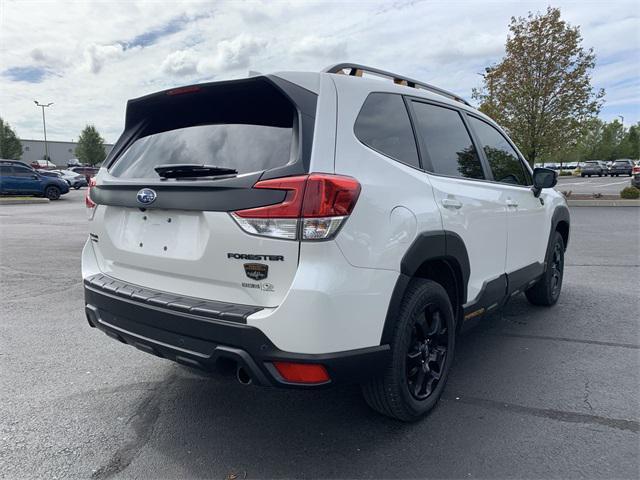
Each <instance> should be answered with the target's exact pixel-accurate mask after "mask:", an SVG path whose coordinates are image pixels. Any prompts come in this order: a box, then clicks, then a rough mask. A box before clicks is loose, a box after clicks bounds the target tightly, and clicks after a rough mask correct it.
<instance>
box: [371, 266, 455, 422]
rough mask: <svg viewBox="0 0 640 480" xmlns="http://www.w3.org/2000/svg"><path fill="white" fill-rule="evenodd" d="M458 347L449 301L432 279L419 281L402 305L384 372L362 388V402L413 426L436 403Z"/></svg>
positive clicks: (445, 293) (407, 294)
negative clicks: (413, 422) (389, 357)
mask: <svg viewBox="0 0 640 480" xmlns="http://www.w3.org/2000/svg"><path fill="white" fill-rule="evenodd" d="M454 347H455V320H454V316H453V310H452V307H451V302H450V301H449V296H448V295H447V292H446V291H445V290H444V288H442V286H441V285H440V284H438V283H436V282H433V281H431V280H424V279H415V280H413V281H412V283H411V284H410V286H409V288H408V289H407V293H406V294H405V297H404V299H403V300H402V305H401V307H400V313H399V316H398V322H397V325H396V329H395V332H394V337H393V340H392V341H391V360H390V362H389V364H388V366H387V367H386V368H385V371H383V372H381V373H380V375H379V376H378V377H375V378H373V379H372V380H371V381H369V382H368V383H367V384H365V385H363V387H362V392H363V394H364V398H365V400H366V401H367V403H368V404H369V406H370V407H371V408H373V409H374V410H376V411H377V412H379V413H382V414H383V415H387V416H389V417H392V418H395V419H398V420H402V421H405V422H410V421H414V420H418V419H419V418H420V417H422V416H423V415H425V414H426V413H427V412H429V411H430V410H431V409H432V408H433V407H434V406H435V405H436V403H437V402H438V399H439V398H440V395H441V394H442V391H443V390H444V386H445V384H446V382H447V377H448V374H449V369H450V368H451V363H452V361H453V355H454Z"/></svg>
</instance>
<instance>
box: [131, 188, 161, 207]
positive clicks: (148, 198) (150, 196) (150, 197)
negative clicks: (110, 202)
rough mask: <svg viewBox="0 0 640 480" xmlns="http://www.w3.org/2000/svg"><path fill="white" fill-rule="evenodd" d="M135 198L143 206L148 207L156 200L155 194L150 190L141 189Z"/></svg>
mask: <svg viewBox="0 0 640 480" xmlns="http://www.w3.org/2000/svg"><path fill="white" fill-rule="evenodd" d="M136 197H137V199H138V201H139V202H140V203H142V204H143V205H149V204H150V203H153V202H154V201H155V200H156V192H154V191H153V190H151V189H150V188H143V189H142V190H140V191H139V192H138V195H137V196H136Z"/></svg>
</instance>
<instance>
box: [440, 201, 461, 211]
mask: <svg viewBox="0 0 640 480" xmlns="http://www.w3.org/2000/svg"><path fill="white" fill-rule="evenodd" d="M442 206H443V207H444V208H454V209H456V210H457V209H459V208H462V202H460V201H459V200H456V199H455V198H443V199H442Z"/></svg>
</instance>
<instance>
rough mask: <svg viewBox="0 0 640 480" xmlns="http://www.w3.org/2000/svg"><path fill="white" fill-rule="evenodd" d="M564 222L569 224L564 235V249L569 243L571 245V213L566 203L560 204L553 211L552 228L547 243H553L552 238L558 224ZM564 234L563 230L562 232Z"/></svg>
mask: <svg viewBox="0 0 640 480" xmlns="http://www.w3.org/2000/svg"><path fill="white" fill-rule="evenodd" d="M561 222H563V223H566V224H567V231H566V235H563V239H564V249H565V251H566V250H567V245H569V236H570V235H569V234H570V231H571V215H570V214H569V208H568V207H567V206H565V205H558V206H557V207H556V209H555V210H554V211H553V216H552V217H551V230H550V231H549V240H548V242H547V245H550V244H551V239H552V238H553V233H554V232H555V231H556V230H557V229H558V225H559V224H560V223H561ZM560 233H561V234H562V232H560Z"/></svg>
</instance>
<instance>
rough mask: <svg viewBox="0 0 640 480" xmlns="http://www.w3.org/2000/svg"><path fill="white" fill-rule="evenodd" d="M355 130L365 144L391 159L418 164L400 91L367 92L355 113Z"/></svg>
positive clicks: (415, 165) (411, 131) (411, 132)
mask: <svg viewBox="0 0 640 480" xmlns="http://www.w3.org/2000/svg"><path fill="white" fill-rule="evenodd" d="M354 133H355V135H356V137H357V138H358V140H360V141H361V142H362V143H364V144H365V145H366V146H368V147H370V148H372V149H374V150H376V151H378V152H380V153H382V154H384V155H386V156H388V157H391V158H393V159H394V160H398V161H400V162H402V163H406V164H407V165H411V166H412V167H416V168H419V167H420V162H419V160H418V150H417V147H416V140H415V138H414V137H413V130H412V129H411V122H410V120H409V114H408V113H407V107H406V106H405V104H404V100H403V99H402V97H401V96H400V95H395V94H391V93H372V94H370V95H369V96H368V97H367V99H366V100H365V102H364V105H363V106H362V109H361V110H360V113H359V114H358V118H357V119H356V123H355V126H354Z"/></svg>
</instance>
